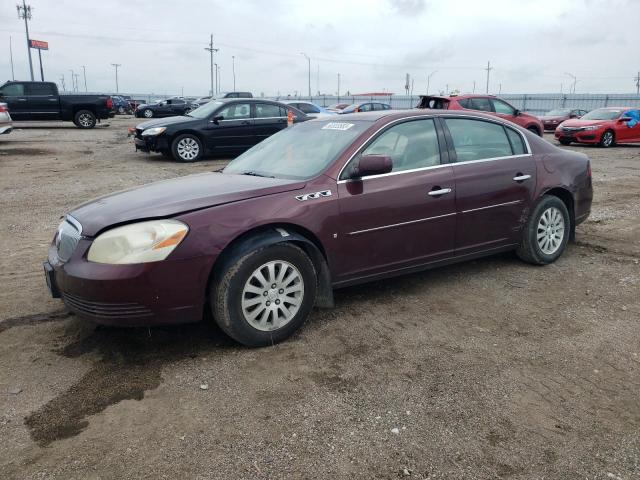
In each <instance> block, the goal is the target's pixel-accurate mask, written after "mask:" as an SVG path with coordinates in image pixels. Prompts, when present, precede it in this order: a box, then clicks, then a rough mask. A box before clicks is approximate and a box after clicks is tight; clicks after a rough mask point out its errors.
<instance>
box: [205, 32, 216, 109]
mask: <svg viewBox="0 0 640 480" xmlns="http://www.w3.org/2000/svg"><path fill="white" fill-rule="evenodd" d="M204 49H205V50H206V51H207V52H209V56H210V57H211V96H212V97H213V96H214V95H215V94H216V93H218V92H217V90H218V89H217V88H216V91H214V90H213V53H214V52H217V51H218V50H219V49H218V48H213V33H212V34H211V37H210V38H209V46H208V47H205V48H204ZM217 69H218V68H217V67H216V70H217ZM217 77H218V75H217V71H216V83H217V81H218V78H217Z"/></svg>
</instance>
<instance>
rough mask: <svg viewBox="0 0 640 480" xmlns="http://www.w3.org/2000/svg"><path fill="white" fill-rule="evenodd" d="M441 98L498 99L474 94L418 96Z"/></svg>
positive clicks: (421, 96) (492, 96) (493, 96)
mask: <svg viewBox="0 0 640 480" xmlns="http://www.w3.org/2000/svg"><path fill="white" fill-rule="evenodd" d="M425 97H426V98H441V99H443V100H458V99H461V98H463V99H464V98H498V97H496V96H495V95H488V94H487V95H481V94H476V93H467V94H465V95H420V98H425Z"/></svg>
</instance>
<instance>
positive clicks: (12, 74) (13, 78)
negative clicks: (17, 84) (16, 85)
mask: <svg viewBox="0 0 640 480" xmlns="http://www.w3.org/2000/svg"><path fill="white" fill-rule="evenodd" d="M9 58H11V80H15V79H16V76H15V74H14V73H13V47H12V46H11V35H9Z"/></svg>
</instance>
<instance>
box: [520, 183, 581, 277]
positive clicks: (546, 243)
mask: <svg viewBox="0 0 640 480" xmlns="http://www.w3.org/2000/svg"><path fill="white" fill-rule="evenodd" d="M570 232H571V217H570V216H569V211H568V210H567V206H566V205H565V204H564V202H563V201H562V200H560V199H559V198H558V197H556V196H553V195H545V196H544V197H542V199H541V200H540V202H539V203H538V205H536V207H535V208H534V209H533V212H531V216H530V217H529V220H528V222H527V225H526V226H525V228H524V231H523V233H522V241H521V244H520V246H519V247H518V249H517V250H516V253H517V254H518V256H519V257H520V258H521V259H522V260H524V261H525V262H529V263H533V264H536V265H546V264H548V263H552V262H555V261H556V260H557V259H558V258H559V257H560V255H562V253H563V252H564V250H565V249H566V247H567V243H568V242H569V233H570Z"/></svg>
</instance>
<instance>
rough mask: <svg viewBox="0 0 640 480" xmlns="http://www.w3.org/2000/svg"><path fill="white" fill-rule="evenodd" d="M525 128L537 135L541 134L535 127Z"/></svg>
mask: <svg viewBox="0 0 640 480" xmlns="http://www.w3.org/2000/svg"><path fill="white" fill-rule="evenodd" d="M527 130H529V131H530V132H531V133H535V134H536V135H537V136H539V137H541V136H542V134H541V133H540V130H538V129H537V128H536V127H527Z"/></svg>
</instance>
